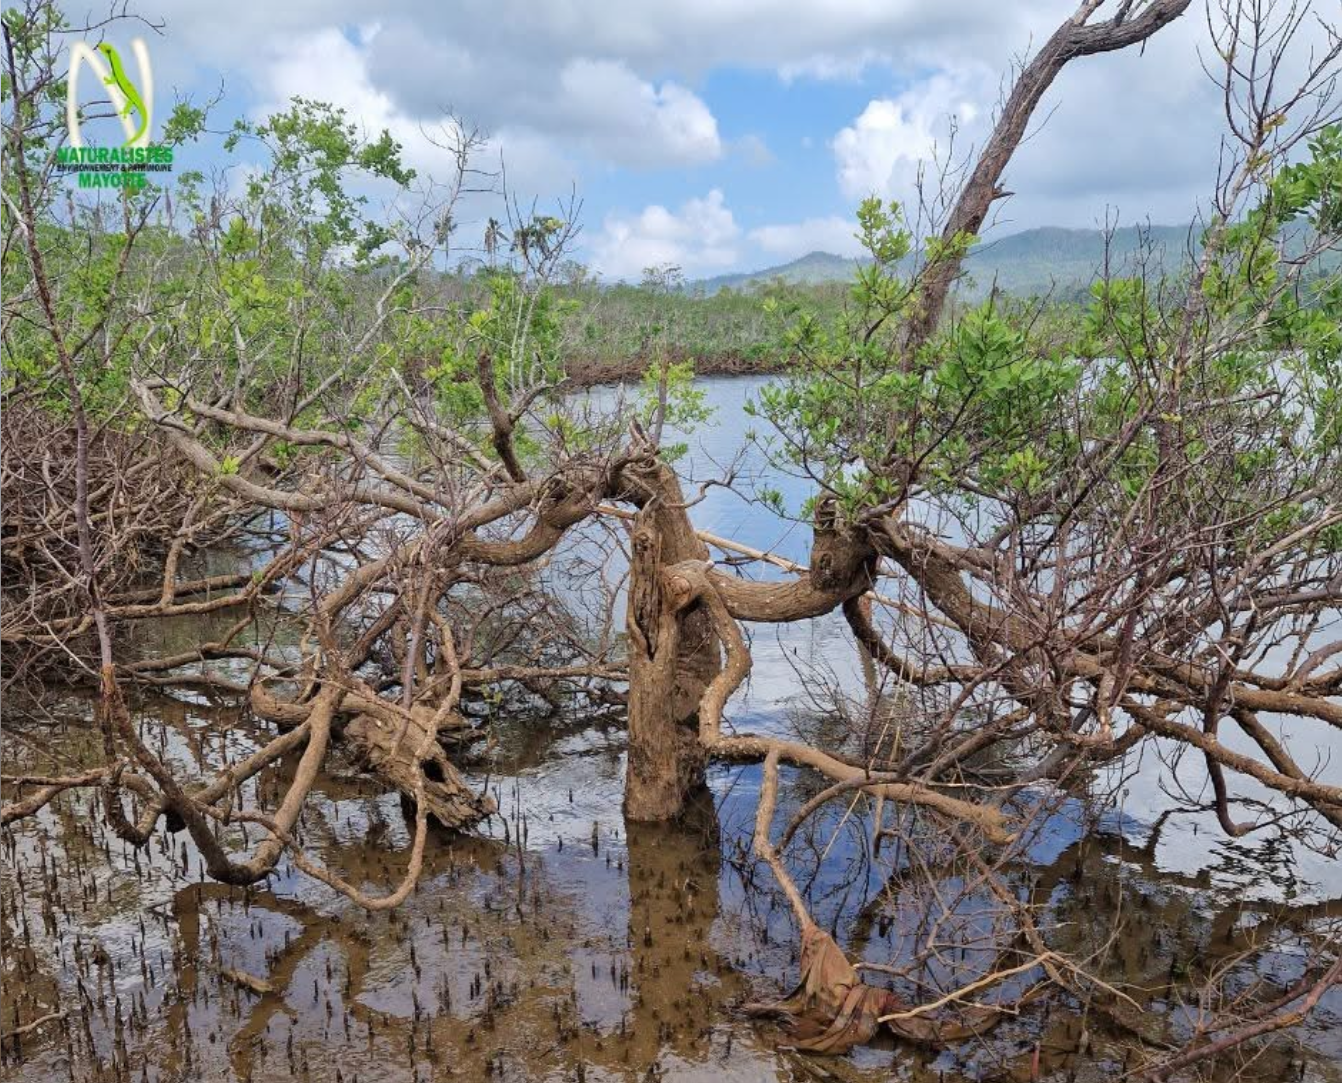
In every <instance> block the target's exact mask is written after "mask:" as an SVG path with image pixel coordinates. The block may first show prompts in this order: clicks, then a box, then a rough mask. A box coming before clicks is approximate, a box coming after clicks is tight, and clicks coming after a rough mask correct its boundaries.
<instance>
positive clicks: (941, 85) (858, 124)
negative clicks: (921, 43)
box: [832, 69, 991, 200]
mask: <svg viewBox="0 0 1342 1083" xmlns="http://www.w3.org/2000/svg"><path fill="white" fill-rule="evenodd" d="M989 85H991V84H990V83H989V80H988V79H987V77H986V72H984V71H983V70H980V69H972V70H971V69H964V70H959V71H950V72H940V73H938V74H936V75H933V76H931V77H930V78H927V79H924V80H922V81H921V82H919V83H916V84H915V85H913V86H911V87H909V88H908V89H907V90H905V91H904V92H903V93H901V94H899V95H898V96H896V97H894V98H876V99H874V100H872V101H870V102H868V103H867V107H866V108H865V109H864V110H862V113H861V114H860V115H859V116H858V117H857V119H856V120H854V121H853V123H852V124H851V125H849V126H848V127H846V128H843V129H841V130H840V131H839V133H838V134H837V135H835V137H834V141H833V143H832V147H833V151H834V160H835V165H836V167H837V170H838V178H839V188H840V190H841V191H842V192H843V194H844V195H845V196H847V197H848V198H849V199H855V200H856V199H863V198H865V197H867V196H869V195H878V196H881V197H882V198H900V199H910V198H912V196H913V194H914V193H913V187H914V184H915V183H916V181H917V176H918V168H919V166H920V164H930V163H932V162H934V161H938V160H940V161H944V160H946V157H947V155H949V154H951V153H953V148H952V145H951V144H952V131H955V143H956V148H955V149H956V150H957V151H958V152H959V153H963V147H964V140H965V138H966V137H969V138H972V137H973V135H974V134H975V132H976V130H977V129H979V128H981V127H982V124H981V123H976V122H981V121H982V120H983V119H984V118H985V117H986V115H987V113H988V112H989V110H988V103H987V102H986V101H984V100H983V99H984V97H985V96H986V90H985V88H986V87H987V86H989Z"/></svg>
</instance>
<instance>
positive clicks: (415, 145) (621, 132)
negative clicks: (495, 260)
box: [112, 0, 1331, 280]
mask: <svg viewBox="0 0 1342 1083" xmlns="http://www.w3.org/2000/svg"><path fill="white" fill-rule="evenodd" d="M1325 2H1331V0H1325ZM1074 3H1075V0H1073V2H1072V3H1067V2H1062V3H1059V2H1056V0H1010V2H1005V0H679V2H671V0H446V2H443V0H439V2H437V3H426V2H415V0H390V2H387V3H380V4H378V3H374V4H369V3H367V2H366V0H362V2H355V0H141V2H140V3H139V4H137V10H138V11H139V13H140V14H142V15H145V16H147V17H149V18H151V19H155V20H161V22H162V24H163V25H162V33H161V34H160V35H154V34H150V35H146V36H147V38H148V41H149V44H150V48H151V50H152V55H153V60H154V76H155V82H156V85H157V87H158V92H157V93H158V99H159V102H160V104H159V106H158V108H159V109H160V110H162V109H163V103H164V102H165V101H170V100H171V95H172V94H173V93H176V94H177V95H179V96H188V97H191V98H192V99H194V100H196V101H201V100H204V99H206V98H209V97H211V96H213V95H214V94H216V93H218V92H219V90H220V88H221V87H222V90H223V92H224V97H223V99H222V101H221V103H220V105H219V106H218V107H217V108H216V111H215V113H214V114H213V115H212V120H213V121H214V123H215V124H216V125H218V126H220V127H223V126H225V124H226V122H227V121H228V120H229V119H231V117H232V116H238V115H245V116H248V117H251V118H254V119H255V118H260V117H263V116H265V115H266V114H267V113H268V112H270V111H271V110H273V109H275V108H277V107H279V106H282V105H283V104H284V103H285V102H287V101H288V100H289V99H290V98H291V97H292V96H295V95H302V96H304V97H309V98H316V99H322V100H326V101H331V102H333V103H335V104H337V105H340V106H343V107H344V108H345V109H347V110H348V111H349V113H350V114H351V116H353V117H354V118H355V119H356V120H357V121H358V122H359V123H360V124H361V125H362V126H364V127H365V128H366V129H367V130H368V131H369V132H370V134H376V133H377V132H378V131H380V130H381V129H383V128H387V129H388V130H390V131H391V133H392V135H393V136H394V137H395V138H396V139H397V140H399V141H400V142H401V143H402V144H403V147H404V153H405V156H406V158H407V159H408V161H409V164H410V165H412V166H413V167H414V168H415V169H416V170H418V171H419V172H420V173H421V174H427V175H439V176H443V175H446V174H447V172H448V171H449V169H450V162H449V160H448V155H447V154H446V153H445V152H444V151H443V150H442V149H441V148H440V147H438V146H436V145H435V143H434V141H433V140H432V139H430V138H428V136H427V135H426V132H432V131H433V130H434V128H435V127H436V126H437V125H440V124H441V123H442V121H443V118H444V117H445V116H447V115H449V114H455V115H457V116H459V117H461V118H463V119H464V120H465V121H467V122H468V123H469V124H471V125H474V126H478V127H479V128H480V129H481V130H482V131H484V132H485V133H487V134H488V136H489V143H488V146H487V149H486V152H485V153H486V157H487V159H488V161H490V162H492V161H495V160H497V158H498V157H499V156H501V157H502V160H503V161H504V162H505V164H506V167H507V179H508V183H509V185H510V187H511V188H512V189H513V190H514V192H515V193H516V194H517V195H518V196H519V197H520V198H521V201H522V202H523V203H524V204H529V202H530V200H531V199H532V198H535V199H537V200H539V206H540V207H542V208H549V207H553V206H554V205H556V202H557V201H558V200H559V199H561V198H562V197H565V196H566V195H568V194H569V193H570V192H576V193H577V195H578V196H579V197H580V198H581V200H582V214H581V227H582V232H581V234H580V236H579V248H578V250H577V252H576V253H575V254H576V256H577V258H579V259H580V260H581V261H582V262H584V263H586V264H588V265H590V266H591V267H592V269H593V270H594V271H596V272H597V273H599V274H600V275H601V276H603V277H604V278H606V279H609V280H615V279H622V278H623V279H637V278H638V277H639V276H640V274H641V271H642V269H643V268H644V267H646V266H649V265H654V264H666V263H674V264H678V265H679V266H680V267H681V268H682V269H683V271H684V272H685V274H686V275H687V277H689V278H691V279H693V278H699V277H705V276H711V275H716V274H721V273H725V272H733V271H741V270H753V269H758V268H761V267H767V266H771V265H776V264H778V263H782V262H785V261H787V260H790V259H793V258H796V257H798V256H801V255H803V254H805V253H807V252H810V251H814V250H821V251H827V252H833V253H837V254H840V255H851V254H855V253H856V251H857V246H856V242H855V240H854V238H853V230H854V225H853V212H854V208H855V207H856V205H857V203H858V201H859V200H860V199H862V198H863V197H865V196H867V195H872V194H875V195H879V196H881V197H883V198H888V199H900V200H904V201H908V200H910V199H912V198H915V196H916V190H915V189H916V180H917V177H918V173H919V168H920V163H924V164H926V163H929V162H936V161H946V160H947V159H948V155H949V156H950V160H952V161H959V160H961V159H962V158H963V157H964V155H965V154H966V153H967V152H969V151H971V150H972V149H973V147H974V146H975V145H977V144H978V143H979V142H981V141H982V140H983V138H984V137H985V135H986V133H987V131H988V130H989V128H990V125H991V122H992V117H993V112H994V109H995V107H996V106H997V104H998V103H999V101H1000V100H1001V97H1002V95H1003V92H1004V88H1005V87H1006V86H1007V85H1008V81H1009V78H1010V73H1011V69H1012V64H1013V62H1015V61H1018V60H1019V58H1020V57H1021V56H1023V55H1025V54H1027V53H1028V52H1029V50H1030V49H1031V46H1032V44H1033V45H1034V46H1037V45H1038V44H1039V43H1041V42H1042V41H1043V40H1044V39H1046V38H1047V37H1048V35H1049V34H1050V33H1051V32H1052V30H1053V29H1054V28H1055V27H1056V26H1057V25H1058V24H1059V22H1060V21H1061V20H1062V19H1063V18H1065V17H1067V16H1068V15H1069V14H1070V13H1071V11H1072V10H1073V7H1074ZM112 33H113V34H114V35H116V34H120V33H123V32H122V31H120V30H114V31H113V32H112ZM1209 40H1210V39H1209V31H1208V27H1207V19H1206V14H1205V12H1204V11H1203V10H1202V8H1201V7H1200V6H1199V2H1198V0H1195V2H1194V4H1193V5H1192V6H1191V7H1190V9H1189V11H1188V13H1187V14H1186V15H1185V16H1184V17H1183V18H1181V19H1179V20H1178V21H1177V22H1176V23H1175V24H1173V25H1172V26H1170V27H1167V28H1166V29H1165V30H1163V31H1162V32H1161V33H1160V34H1159V35H1158V36H1157V37H1156V38H1155V39H1154V40H1153V41H1151V42H1150V43H1148V45H1147V46H1146V48H1145V49H1144V50H1141V51H1138V50H1135V49H1133V50H1127V51H1125V52H1123V53H1120V54H1113V55H1107V56H1099V57H1091V58H1085V59H1082V60H1080V61H1077V62H1075V63H1074V64H1072V65H1070V66H1069V67H1068V68H1067V69H1066V70H1064V72H1063V73H1062V75H1061V76H1060V78H1059V80H1058V81H1057V83H1056V84H1055V85H1054V87H1053V89H1052V91H1051V92H1050V94H1049V95H1048V97H1047V98H1046V99H1045V102H1044V103H1043V106H1042V107H1041V109H1040V110H1039V113H1038V115H1037V118H1036V122H1035V124H1034V126H1033V128H1032V130H1031V134H1030V136H1029V138H1028V140H1027V142H1026V144H1025V145H1024V146H1023V147H1022V149H1021V150H1020V152H1019V153H1018V155H1017V158H1016V159H1015V160H1014V161H1013V163H1012V165H1011V166H1010V168H1009V170H1008V173H1007V175H1006V178H1005V180H1006V187H1007V188H1008V189H1010V190H1011V191H1012V192H1013V193H1014V195H1013V196H1012V197H1011V198H1010V199H1009V200H1006V201H1005V202H1003V203H999V204H998V205H997V206H998V211H997V218H996V221H995V223H994V224H993V226H992V231H991V232H990V233H988V236H989V237H992V236H1002V235H1005V234H1007V233H1012V232H1017V231H1019V230H1022V229H1027V228H1031V227H1034V226H1041V225H1058V226H1069V227H1095V226H1099V225H1102V224H1103V223H1104V222H1105V221H1106V220H1114V219H1116V220H1117V221H1118V222H1119V223H1120V224H1129V225H1130V224H1134V223H1140V222H1148V221H1149V222H1155V223H1160V224H1182V223H1186V222H1188V221H1190V220H1191V219H1192V218H1193V217H1194V214H1195V213H1196V211H1197V209H1198V207H1199V206H1200V205H1202V206H1205V200H1206V196H1207V195H1208V193H1209V191H1210V186H1211V184H1212V182H1213V181H1214V178H1215V171H1216V164H1217V155H1218V146H1219V143H1220V139H1221V133H1222V130H1223V120H1222V113H1221V99H1220V94H1219V91H1218V90H1217V88H1216V87H1215V86H1214V85H1213V84H1212V82H1211V80H1210V79H1209V77H1208V76H1207V74H1206V73H1205V71H1204V70H1203V67H1202V63H1201V60H1200V56H1201V57H1205V56H1207V55H1208V45H1209ZM952 128H954V129H955V131H956V138H955V140H954V143H953V150H951V151H948V147H950V146H951V145H952V144H951V143H950V140H949V135H950V132H951V130H952ZM201 153H205V152H204V151H202V152H201ZM183 159H184V161H188V162H189V161H190V152H186V153H185V154H184V155H183ZM486 212H487V208H486V207H485V206H484V205H483V204H479V205H477V206H475V207H471V208H466V210H465V217H464V219H463V221H462V224H461V227H460V229H461V231H462V233H463V234H469V233H470V232H471V231H472V230H476V231H477V232H478V230H479V229H481V228H482V222H483V219H484V217H485V214H486Z"/></svg>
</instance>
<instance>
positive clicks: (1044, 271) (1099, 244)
mask: <svg viewBox="0 0 1342 1083" xmlns="http://www.w3.org/2000/svg"><path fill="white" fill-rule="evenodd" d="M1194 236H1195V234H1194V233H1193V231H1192V230H1191V229H1190V227H1188V226H1141V227H1138V226H1128V227H1126V228H1124V229H1119V230H1116V231H1115V232H1114V233H1113V235H1112V237H1111V238H1110V241H1109V245H1108V259H1109V264H1110V268H1111V271H1112V273H1115V274H1122V273H1125V271H1127V272H1130V271H1131V270H1132V269H1133V268H1134V267H1135V266H1136V264H1137V262H1138V257H1139V255H1140V254H1141V253H1143V252H1147V251H1149V252H1150V260H1151V261H1153V263H1154V267H1164V266H1171V267H1173V266H1177V265H1178V264H1180V263H1182V262H1183V261H1184V260H1185V259H1186V258H1187V255H1188V251H1189V245H1190V243H1191V242H1192V239H1193V238H1194ZM1105 248H1106V246H1105V234H1104V232H1103V231H1101V230H1098V229H1061V228H1059V227H1057V226H1043V227H1041V228H1039V229H1027V230H1024V231H1023V232H1021V233H1013V234H1010V235H1009V236H1006V237H999V238H996V239H993V240H989V241H987V242H986V243H984V244H982V245H980V246H978V247H977V248H976V249H975V250H974V251H973V252H972V253H971V254H970V256H969V259H968V261H967V262H966V271H967V272H968V278H967V279H966V280H965V281H963V282H962V283H961V285H960V289H961V290H962V291H963V292H965V293H967V294H969V295H971V296H981V295H983V294H986V293H987V292H988V290H989V289H990V288H991V287H992V286H993V284H994V283H996V284H997V286H998V288H999V289H1001V290H1004V291H1005V292H1007V293H1011V294H1015V295H1018V296H1034V295H1043V294H1048V293H1052V294H1054V295H1055V296H1072V295H1075V294H1076V293H1078V292H1080V291H1083V290H1085V289H1086V288H1087V287H1088V286H1089V285H1090V283H1092V282H1093V281H1095V279H1096V278H1098V277H1099V275H1100V274H1101V272H1102V271H1103V268H1104V263H1105V254H1106V253H1105ZM858 263H859V261H858V260H854V259H847V258H844V257H843V256H835V255H831V254H830V253H828V252H812V253H810V254H809V255H805V256H802V257H801V258H800V259H795V260H793V261H792V262H791V263H784V264H780V265H779V266H777V267H766V268H765V269H763V270H760V271H753V272H749V273H745V274H730V275H719V276H718V277H717V278H709V279H704V280H703V281H702V282H699V283H696V285H697V286H701V287H702V288H703V289H704V291H705V292H706V293H716V292H717V291H718V290H722V289H738V290H739V289H748V288H750V287H752V286H758V285H763V284H765V283H768V282H770V281H772V280H774V279H776V278H781V279H783V280H784V281H786V282H792V283H798V284H814V283H817V282H844V281H847V280H849V279H851V278H852V276H853V270H854V268H855V267H856V266H857V265H858Z"/></svg>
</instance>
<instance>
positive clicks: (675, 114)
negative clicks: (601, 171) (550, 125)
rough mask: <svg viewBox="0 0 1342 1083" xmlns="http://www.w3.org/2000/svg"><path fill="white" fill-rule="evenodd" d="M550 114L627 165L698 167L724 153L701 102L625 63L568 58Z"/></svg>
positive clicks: (714, 125) (674, 86)
mask: <svg viewBox="0 0 1342 1083" xmlns="http://www.w3.org/2000/svg"><path fill="white" fill-rule="evenodd" d="M552 112H553V114H554V119H555V120H558V121H559V122H560V123H562V124H564V125H565V126H566V127H569V128H571V129H574V130H576V134H577V135H578V136H579V137H580V138H582V139H584V140H585V141H586V142H587V143H588V144H589V145H591V146H593V147H594V148H595V149H597V150H598V151H599V152H601V153H602V155H603V156H604V157H606V158H608V159H610V160H611V161H616V162H621V163H623V164H627V165H638V166H650V165H695V164H698V163H701V162H709V161H712V160H713V159H714V158H717V157H719V156H720V155H721V154H722V141H721V139H719V138H718V122H717V121H716V120H715V119H714V117H713V114H712V113H711V112H710V111H709V108H708V106H707V105H705V104H704V103H703V101H702V100H700V99H699V98H698V97H696V96H695V95H694V94H693V93H691V92H690V91H689V90H686V89H685V88H684V87H683V86H680V85H679V84H677V83H672V82H664V83H662V85H661V86H654V85H653V84H652V83H648V82H644V81H643V80H641V79H639V77H638V76H637V75H635V74H634V73H633V72H632V71H631V70H630V69H629V67H628V65H626V64H624V63H622V62H617V61H612V60H588V59H586V58H579V59H576V60H571V61H569V63H568V64H566V65H565V66H564V68H563V70H562V71H561V72H560V73H559V95H558V98H557V99H556V100H555V102H554V103H553V106H552Z"/></svg>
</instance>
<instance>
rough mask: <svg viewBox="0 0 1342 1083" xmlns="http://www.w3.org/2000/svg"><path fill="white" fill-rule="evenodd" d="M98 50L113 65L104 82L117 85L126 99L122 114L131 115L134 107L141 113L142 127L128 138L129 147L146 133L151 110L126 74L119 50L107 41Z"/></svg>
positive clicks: (124, 115) (127, 144)
mask: <svg viewBox="0 0 1342 1083" xmlns="http://www.w3.org/2000/svg"><path fill="white" fill-rule="evenodd" d="M98 51H99V52H100V53H102V54H103V55H104V56H105V57H107V62H108V63H109V64H110V65H111V66H112V74H111V75H110V76H109V77H108V78H106V79H104V80H103V82H104V83H106V84H107V85H108V86H113V85H115V86H116V88H117V89H118V90H119V91H121V94H122V96H123V97H124V98H125V99H126V107H125V108H124V109H122V110H121V115H122V116H123V117H128V116H130V111H131V110H132V109H134V110H135V111H136V112H137V113H139V114H140V127H139V128H138V129H137V130H136V132H135V134H134V135H133V136H131V137H130V138H129V139H127V140H126V144H125V145H126V146H128V147H129V146H130V145H131V144H133V143H135V142H137V141H138V140H139V138H140V137H141V136H142V135H144V132H145V129H146V128H147V127H148V126H149V110H148V109H146V108H145V104H144V99H143V98H141V97H140V92H139V91H138V90H136V89H135V84H134V83H132V82H131V81H130V76H128V75H127V74H126V69H125V67H124V66H122V63H121V56H120V55H119V54H118V53H117V51H116V50H115V49H114V48H112V46H110V45H108V44H106V43H103V44H101V45H99V46H98Z"/></svg>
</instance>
